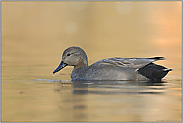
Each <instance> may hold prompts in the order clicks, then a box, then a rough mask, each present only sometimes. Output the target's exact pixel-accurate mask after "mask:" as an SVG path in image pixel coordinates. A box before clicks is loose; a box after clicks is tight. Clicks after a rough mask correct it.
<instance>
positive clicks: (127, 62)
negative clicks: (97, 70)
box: [92, 57, 164, 69]
mask: <svg viewBox="0 0 183 123" xmlns="http://www.w3.org/2000/svg"><path fill="white" fill-rule="evenodd" d="M157 60H164V57H152V58H118V57H116V58H108V59H103V60H100V61H97V62H96V63H94V64H93V65H97V66H104V65H105V66H106V65H107V66H113V67H128V68H135V69H139V68H142V67H144V66H146V65H147V64H150V63H152V62H154V61H157ZM93 65H92V66H93Z"/></svg>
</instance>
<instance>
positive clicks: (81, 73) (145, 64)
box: [53, 46, 172, 81]
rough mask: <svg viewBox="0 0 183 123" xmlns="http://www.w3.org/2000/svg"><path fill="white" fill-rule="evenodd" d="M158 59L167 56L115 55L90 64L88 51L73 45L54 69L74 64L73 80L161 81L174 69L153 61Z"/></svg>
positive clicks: (58, 69)
mask: <svg viewBox="0 0 183 123" xmlns="http://www.w3.org/2000/svg"><path fill="white" fill-rule="evenodd" d="M157 60H165V58H164V57H149V58H145V57H144V58H119V57H114V58H106V59H102V60H99V61H97V62H95V63H93V64H91V65H90V66H88V57H87V55H86V52H85V51H84V50H83V49H82V48H80V47H77V46H71V47H68V48H67V49H65V50H64V52H63V54H62V60H61V62H60V64H59V65H58V67H56V69H55V70H54V71H53V75H54V74H55V73H56V72H58V71H60V70H61V69H63V68H65V67H66V66H73V67H74V69H73V71H72V74H71V80H72V81H95V80H96V81H103V80H104V81H113V80H114V81H124V80H125V81H161V79H162V78H163V77H165V76H166V75H167V74H168V72H169V71H172V69H168V68H166V67H164V66H161V65H157V64H155V63H153V62H155V61H157Z"/></svg>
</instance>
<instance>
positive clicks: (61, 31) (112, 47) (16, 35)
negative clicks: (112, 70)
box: [2, 1, 182, 77]
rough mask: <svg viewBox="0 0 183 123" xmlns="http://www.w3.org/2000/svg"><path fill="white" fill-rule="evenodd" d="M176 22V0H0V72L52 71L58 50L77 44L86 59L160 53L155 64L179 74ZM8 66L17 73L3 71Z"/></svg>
mask: <svg viewBox="0 0 183 123" xmlns="http://www.w3.org/2000/svg"><path fill="white" fill-rule="evenodd" d="M181 27H182V26H181V2H180V1H168V2H167V1H161V2H159V1H158V2H157V1H156V2H153V1H151V2H150V1H149V2H134V1H133V2H62V1H60V2H33V1H32V2H5V1H3V2H2V70H3V71H2V75H6V73H7V74H11V75H17V74H20V75H21V74H26V72H25V70H29V72H28V71H27V72H28V73H27V75H30V74H31V73H30V71H32V72H33V73H36V74H40V73H42V72H43V73H44V75H46V76H52V71H53V70H54V69H55V68H56V67H57V65H58V64H59V62H60V60H61V55H62V52H63V51H64V50H65V49H66V48H67V47H69V46H79V47H81V48H83V49H84V50H85V51H86V53H87V55H88V57H89V64H92V63H94V62H96V61H97V60H100V59H103V58H109V57H152V56H164V57H165V58H166V61H159V62H157V63H159V64H162V65H164V66H166V67H168V68H173V69H174V71H173V72H170V73H169V75H173V76H174V75H176V76H181V59H182V58H181V56H182V54H181V46H182V44H181V41H182V39H181V34H182V30H181ZM12 66H13V67H17V69H19V72H16V71H17V69H16V68H15V69H16V70H15V71H13V73H12V72H10V71H8V69H9V68H12ZM37 68H40V69H37ZM41 69H42V70H41ZM67 69H68V70H69V71H70V72H71V70H72V67H71V68H69V67H68V68H67ZM62 72H63V73H65V71H64V70H63V71H62ZM3 77H4V76H3Z"/></svg>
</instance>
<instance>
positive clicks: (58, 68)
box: [53, 61, 68, 74]
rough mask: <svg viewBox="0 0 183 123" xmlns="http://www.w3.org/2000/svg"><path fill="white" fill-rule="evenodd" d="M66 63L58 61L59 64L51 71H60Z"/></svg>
mask: <svg viewBox="0 0 183 123" xmlns="http://www.w3.org/2000/svg"><path fill="white" fill-rule="evenodd" d="M67 65H68V64H66V63H64V62H63V61H61V62H60V64H59V66H58V67H57V68H56V69H55V70H54V71H53V74H54V73H56V72H58V71H60V70H61V69H63V68H64V67H66V66H67Z"/></svg>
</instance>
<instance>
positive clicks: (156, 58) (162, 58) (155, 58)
mask: <svg viewBox="0 0 183 123" xmlns="http://www.w3.org/2000/svg"><path fill="white" fill-rule="evenodd" d="M149 59H154V60H165V58H164V57H152V58H149Z"/></svg>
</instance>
